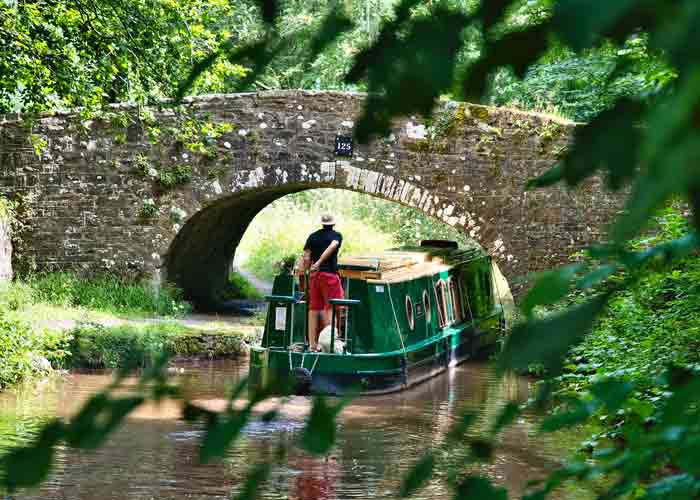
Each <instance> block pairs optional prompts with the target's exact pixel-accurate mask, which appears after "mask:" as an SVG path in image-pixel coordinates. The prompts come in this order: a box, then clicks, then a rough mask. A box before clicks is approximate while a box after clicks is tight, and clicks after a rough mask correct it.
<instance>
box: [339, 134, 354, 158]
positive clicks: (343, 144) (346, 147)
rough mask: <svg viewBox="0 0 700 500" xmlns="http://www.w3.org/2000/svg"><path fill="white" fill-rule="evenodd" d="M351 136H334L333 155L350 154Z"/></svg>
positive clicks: (351, 147)
mask: <svg viewBox="0 0 700 500" xmlns="http://www.w3.org/2000/svg"><path fill="white" fill-rule="evenodd" d="M352 149H353V144H352V137H348V136H345V135H336V136H335V155H336V156H352Z"/></svg>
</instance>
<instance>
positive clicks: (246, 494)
mask: <svg viewBox="0 0 700 500" xmlns="http://www.w3.org/2000/svg"><path fill="white" fill-rule="evenodd" d="M271 471H272V467H271V466H270V464H259V465H256V466H255V467H254V468H253V470H252V472H250V473H249V474H248V477H246V480H245V484H244V485H243V490H242V491H241V492H240V493H239V494H238V495H237V496H236V497H235V498H236V500H254V499H255V498H257V494H258V490H259V489H260V485H261V484H262V483H264V482H265V481H267V478H269V477H270V472H271Z"/></svg>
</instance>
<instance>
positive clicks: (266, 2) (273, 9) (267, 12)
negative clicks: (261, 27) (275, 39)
mask: <svg viewBox="0 0 700 500" xmlns="http://www.w3.org/2000/svg"><path fill="white" fill-rule="evenodd" d="M256 3H257V4H258V5H259V6H260V13H261V15H262V18H263V21H265V22H266V23H267V24H270V25H272V24H275V20H276V19H277V15H278V14H279V5H278V2H277V0H256Z"/></svg>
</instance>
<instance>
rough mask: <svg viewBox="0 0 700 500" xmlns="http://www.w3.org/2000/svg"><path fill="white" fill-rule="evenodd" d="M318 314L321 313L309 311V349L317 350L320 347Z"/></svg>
mask: <svg viewBox="0 0 700 500" xmlns="http://www.w3.org/2000/svg"><path fill="white" fill-rule="evenodd" d="M318 313H319V311H313V310H310V311H309V349H311V350H312V351H315V350H316V346H317V345H318V333H319V329H318Z"/></svg>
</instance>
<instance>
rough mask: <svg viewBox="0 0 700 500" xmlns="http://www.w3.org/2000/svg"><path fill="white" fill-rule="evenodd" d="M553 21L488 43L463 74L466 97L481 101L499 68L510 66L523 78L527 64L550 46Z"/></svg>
mask: <svg viewBox="0 0 700 500" xmlns="http://www.w3.org/2000/svg"><path fill="white" fill-rule="evenodd" d="M550 28H551V27H550V25H549V23H548V22H545V23H543V24H540V25H538V26H535V27H533V28H530V29H528V30H526V31H516V32H512V33H508V34H506V35H505V36H503V37H502V38H500V39H499V40H497V41H496V42H493V43H490V44H487V46H486V47H485V48H484V50H483V53H484V54H485V55H484V56H482V57H481V58H480V59H479V60H477V62H476V63H475V64H473V65H471V66H469V67H468V68H467V69H466V71H465V74H464V76H463V84H462V87H463V95H462V96H461V97H463V98H464V99H465V100H468V101H473V102H479V101H481V100H482V97H483V96H484V94H485V93H486V87H487V79H488V76H489V75H490V74H491V73H493V72H494V71H495V70H496V69H498V68H500V67H503V66H510V67H511V68H513V71H514V73H515V74H516V75H517V76H518V77H519V78H522V77H523V76H524V75H525V71H526V70H527V68H528V67H529V66H530V65H531V64H532V63H534V62H535V61H536V60H537V59H539V58H540V57H541V56H542V54H544V52H545V50H546V49H547V47H548V42H549V31H550Z"/></svg>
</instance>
